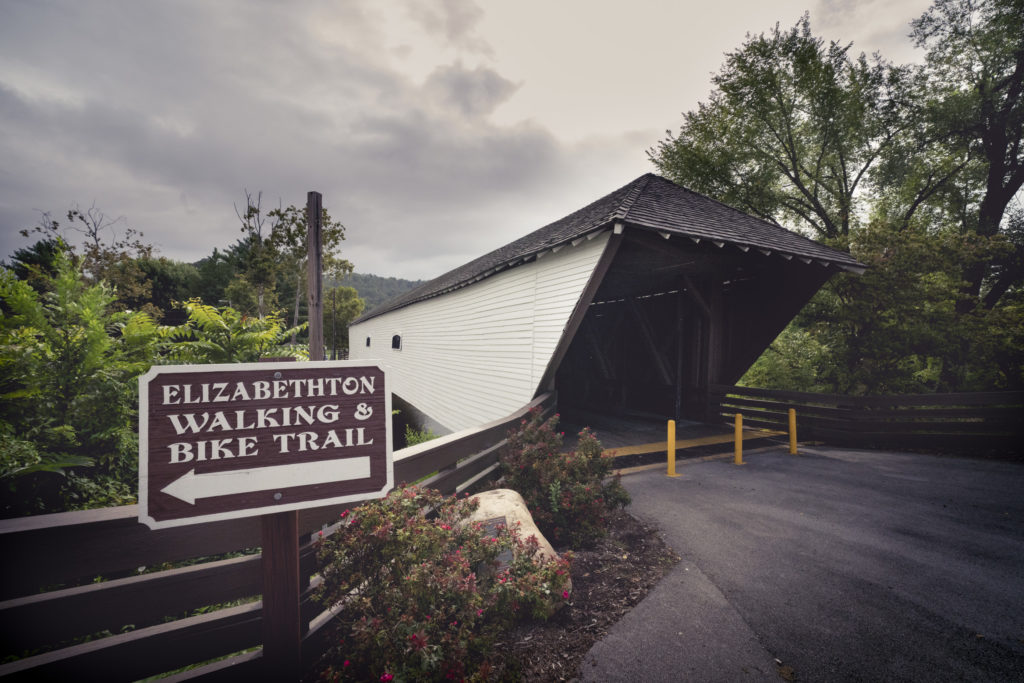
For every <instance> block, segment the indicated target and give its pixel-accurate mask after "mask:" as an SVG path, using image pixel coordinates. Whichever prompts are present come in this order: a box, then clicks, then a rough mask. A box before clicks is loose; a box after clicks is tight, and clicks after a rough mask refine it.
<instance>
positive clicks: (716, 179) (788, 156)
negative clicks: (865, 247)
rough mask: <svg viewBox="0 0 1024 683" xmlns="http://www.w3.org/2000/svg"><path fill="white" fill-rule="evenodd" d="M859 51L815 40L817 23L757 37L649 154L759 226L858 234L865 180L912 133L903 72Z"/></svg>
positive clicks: (668, 170) (731, 55)
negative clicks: (903, 107) (901, 91)
mask: <svg viewBox="0 0 1024 683" xmlns="http://www.w3.org/2000/svg"><path fill="white" fill-rule="evenodd" d="M849 47H850V46H849V45H842V44H840V43H837V42H834V41H833V42H831V43H829V44H827V45H826V44H825V42H824V41H823V40H821V39H820V38H817V37H816V36H814V35H813V34H812V33H811V29H810V18H809V16H808V15H806V14H805V15H804V16H803V17H802V18H801V19H800V21H799V22H797V24H796V25H795V26H794V27H793V28H791V29H789V30H782V29H780V28H779V26H778V25H776V26H775V28H774V29H773V30H772V31H770V32H769V33H767V34H761V35H757V36H748V37H747V41H746V43H744V45H743V46H742V47H740V48H739V49H737V50H735V51H733V52H731V53H729V54H728V55H726V62H725V65H724V66H723V67H722V69H721V71H720V72H719V73H718V74H716V75H715V76H714V78H713V79H712V81H713V83H714V84H715V87H716V90H715V91H714V92H713V93H712V94H711V97H710V99H709V101H708V102H704V103H701V104H700V106H699V108H698V109H697V111H693V112H688V113H686V114H685V115H684V120H683V125H682V127H681V129H680V131H679V133H678V134H677V135H672V134H671V133H669V136H668V138H666V139H665V140H663V141H662V142H661V143H659V145H658V146H657V147H656V148H655V149H653V150H650V151H649V152H648V155H649V156H650V158H651V160H652V161H653V162H654V164H655V166H657V167H658V169H659V170H660V171H661V173H663V174H664V175H667V176H668V177H671V178H673V179H674V180H676V181H677V182H680V183H681V184H683V185H686V186H687V187H690V188H692V189H694V190H697V191H699V192H703V193H705V194H708V195H710V196H712V197H715V198H717V199H720V200H722V201H724V202H725V203H727V204H731V205H733V206H736V207H737V208H739V209H742V210H744V211H747V212H748V213H751V214H753V215H756V216H760V217H762V218H765V219H766V220H769V221H772V222H776V223H780V224H781V223H792V222H795V223H796V224H798V225H801V226H805V227H809V228H812V229H813V230H814V231H815V233H816V234H817V235H818V236H819V237H824V238H838V237H842V236H845V235H847V234H849V232H850V229H851V227H852V226H854V225H855V224H856V220H857V215H858V212H857V208H856V206H855V200H856V198H857V197H858V196H859V195H861V194H863V192H862V190H863V188H862V182H863V180H864V179H865V176H866V173H867V171H868V170H869V169H870V168H871V166H872V165H873V164H874V163H875V162H876V161H877V159H878V157H879V155H880V154H881V153H883V152H884V150H885V149H886V148H887V147H888V146H890V145H891V144H892V142H893V140H894V139H895V137H896V133H897V131H898V130H899V128H900V126H901V124H902V122H901V120H900V119H899V117H898V116H897V115H896V114H895V111H894V106H893V104H894V103H893V93H892V91H893V90H894V89H896V88H897V87H898V85H899V80H900V72H898V71H895V70H892V69H890V68H888V66H887V65H885V64H884V63H882V62H880V61H875V62H873V63H872V62H870V61H869V60H868V59H867V58H866V57H865V56H864V55H860V56H859V57H851V56H850V54H849Z"/></svg>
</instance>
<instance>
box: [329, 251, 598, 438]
mask: <svg viewBox="0 0 1024 683" xmlns="http://www.w3.org/2000/svg"><path fill="white" fill-rule="evenodd" d="M609 236H610V233H605V234H604V235H600V236H598V237H596V238H594V239H591V240H586V241H584V242H582V243H580V244H579V245H577V246H575V247H570V246H566V247H565V248H564V249H561V250H559V251H558V252H557V253H554V254H552V253H548V254H546V255H544V256H543V258H540V259H537V260H535V261H532V262H530V263H527V264H524V265H521V266H517V267H515V268H512V269H510V270H507V271H505V272H502V273H498V274H497V275H492V276H491V277H489V278H486V279H484V280H481V281H480V282H477V283H474V284H472V285H469V286H468V287H463V288H461V289H457V290H455V291H453V292H449V293H448V294H444V295H441V296H438V297H435V298H433V299H428V300H426V301H421V302H420V303H417V304H413V305H411V306H406V307H405V308H400V309H398V310H396V311H391V312H390V313H385V314H384V315H381V316H378V317H376V318H371V319H370V320H367V321H366V322H363V323H359V324H358V325H353V326H352V328H351V330H350V331H349V339H350V340H351V341H350V345H351V349H350V351H349V357H350V358H351V359H353V360H365V359H379V360H380V361H382V363H383V365H384V367H385V369H386V370H387V371H388V374H389V378H388V383H389V384H390V385H391V390H392V391H393V392H394V393H395V394H397V395H398V396H400V397H402V398H403V399H404V400H406V401H408V402H409V403H411V404H413V405H414V406H416V407H417V408H418V409H420V410H422V411H423V412H424V413H426V414H427V415H428V416H430V417H431V418H432V419H434V420H436V421H437V422H438V423H440V424H441V425H443V426H444V427H445V428H447V429H450V430H452V431H458V430H460V429H466V428H469V427H475V426H477V425H481V424H484V423H485V422H489V421H491V420H496V419H498V418H501V417H504V416H506V415H508V414H510V413H512V412H513V411H515V410H516V409H518V408H520V407H522V406H523V405H524V404H525V403H527V402H528V401H530V400H531V399H532V398H533V396H534V394H535V393H536V390H537V385H538V383H539V382H540V380H541V377H542V376H543V374H544V371H545V370H546V369H547V365H548V361H549V360H550V359H551V356H552V355H553V354H554V351H555V348H556V347H557V345H558V341H559V339H560V338H561V336H562V331H563V330H564V329H565V326H566V324H567V323H568V321H569V316H570V315H572V312H573V309H574V308H575V306H576V302H577V301H578V300H579V298H580V295H581V294H582V293H583V288H584V287H586V285H587V282H588V281H589V279H590V275H591V273H592V272H593V270H594V267H595V266H596V265H597V261H598V259H599V258H600V257H601V254H602V253H603V251H604V248H605V245H606V244H607V243H608V238H609ZM396 334H397V335H400V336H401V337H402V349H401V350H394V349H392V348H391V337H392V336H393V335H396ZM366 337H370V338H371V346H370V347H369V348H368V347H367V346H366Z"/></svg>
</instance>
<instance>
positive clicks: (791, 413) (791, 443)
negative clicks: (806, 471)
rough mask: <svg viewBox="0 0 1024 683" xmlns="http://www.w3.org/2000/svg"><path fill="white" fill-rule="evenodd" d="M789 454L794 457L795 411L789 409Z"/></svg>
mask: <svg viewBox="0 0 1024 683" xmlns="http://www.w3.org/2000/svg"><path fill="white" fill-rule="evenodd" d="M789 454H790V455H796V454H797V453H796V410H794V409H793V408H790V409H789Z"/></svg>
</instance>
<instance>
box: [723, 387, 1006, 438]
mask: <svg viewBox="0 0 1024 683" xmlns="http://www.w3.org/2000/svg"><path fill="white" fill-rule="evenodd" d="M709 395H710V410H709V412H710V414H711V416H712V419H713V420H717V419H725V420H731V419H732V418H733V416H734V415H735V414H736V413H737V412H739V413H742V414H743V423H744V424H745V425H749V426H752V427H764V428H767V429H778V430H780V431H785V430H786V425H787V413H788V410H789V409H790V408H794V409H795V410H796V413H797V432H798V435H799V438H800V440H801V441H807V440H814V441H824V442H826V443H834V444H837V445H844V446H862V447H872V448H911V449H913V448H920V449H931V450H940V451H971V452H976V453H982V452H986V451H993V450H998V451H1007V450H1009V449H1012V448H1014V447H1016V446H1020V445H1022V444H1024V391H1005V392H983V393H971V394H909V395H900V396H841V395H838V394H813V393H804V392H795V391H775V390H768V389H749V388H745V387H735V386H723V385H715V386H712V387H711V390H710V392H709Z"/></svg>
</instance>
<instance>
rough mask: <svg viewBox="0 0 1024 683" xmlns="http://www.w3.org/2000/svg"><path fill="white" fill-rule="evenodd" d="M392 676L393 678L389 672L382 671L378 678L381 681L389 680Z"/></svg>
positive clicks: (392, 678)
mask: <svg viewBox="0 0 1024 683" xmlns="http://www.w3.org/2000/svg"><path fill="white" fill-rule="evenodd" d="M394 678H395V677H394V676H392V675H391V674H389V673H387V672H385V673H382V674H381V675H380V680H382V681H391V680H394Z"/></svg>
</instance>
